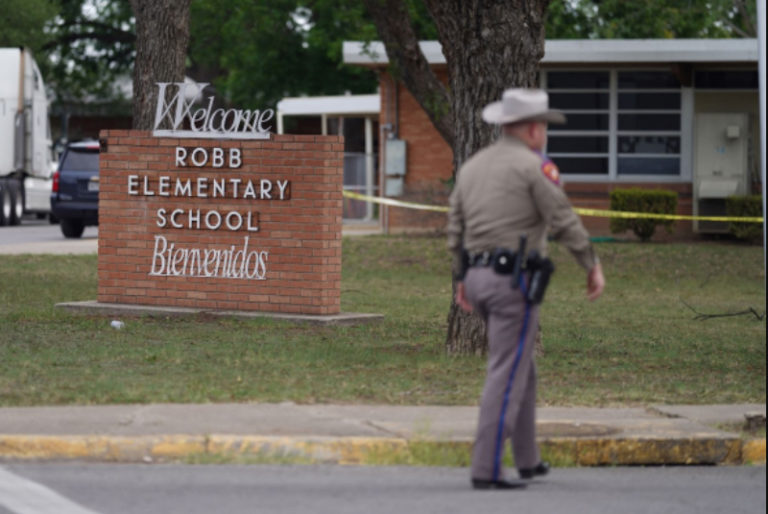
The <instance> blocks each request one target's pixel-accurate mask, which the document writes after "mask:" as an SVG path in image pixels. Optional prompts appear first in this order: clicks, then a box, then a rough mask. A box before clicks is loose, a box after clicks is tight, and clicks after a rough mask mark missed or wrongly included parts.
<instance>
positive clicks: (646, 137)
mask: <svg viewBox="0 0 768 514" xmlns="http://www.w3.org/2000/svg"><path fill="white" fill-rule="evenodd" d="M617 82H618V84H617V93H616V94H617V95H618V102H617V107H618V108H617V118H618V122H617V125H616V127H617V132H616V137H617V139H618V141H617V152H616V153H617V161H616V172H617V174H618V175H679V174H680V128H681V127H680V112H681V104H682V100H681V94H680V83H679V82H678V80H677V78H676V77H675V76H674V75H673V74H672V73H669V72H663V71H619V72H618V80H617Z"/></svg>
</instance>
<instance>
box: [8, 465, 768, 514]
mask: <svg viewBox="0 0 768 514" xmlns="http://www.w3.org/2000/svg"><path fill="white" fill-rule="evenodd" d="M467 473H468V471H467V470H466V469H455V468H450V469H449V468H415V467H407V468H406V467H352V466H287V465H286V466H278V465H251V466H233V465H205V466H191V465H157V464H153V465H126V464H84V463H83V464H69V463H68V464H63V463H58V464H57V463H49V464H19V463H16V464H8V463H6V464H4V465H3V466H0V513H2V514H6V513H14V514H32V513H36V514H43V513H57V514H94V513H101V514H106V513H110V514H133V513H135V514H139V513H141V514H148V513H163V514H175V513H178V514H182V513H183V514H197V513H200V514H211V513H216V512H226V513H227V514H235V513H240V512H242V513H270V514H279V513H291V514H297V513H313V514H314V513H333V514H347V513H348V514H359V513H363V512H364V513H366V514H383V513H397V514H410V513H418V514H427V513H439V514H448V513H454V512H455V513H467V512H469V513H482V512H528V513H535V512H563V513H569V514H582V513H583V514H587V513H589V514H596V513H617V512H621V513H628V514H634V513H638V514H639V513H643V514H647V513H653V514H660V513H669V514H672V513H681V514H682V513H697V514H701V513H705V514H706V513H729V514H737V513H757V512H761V513H762V512H765V506H766V502H765V498H766V482H765V480H766V473H765V467H764V466H761V467H744V466H743V467H670V468H640V467H637V468H580V469H573V468H572V469H555V470H553V472H552V474H551V475H550V476H549V477H547V478H546V479H542V480H538V481H536V482H534V483H532V484H531V485H530V486H529V487H528V489H526V490H524V491H520V490H516V491H474V490H472V489H471V488H470V487H469V480H468V475H467ZM25 502H26V503H25ZM35 502H36V503H35Z"/></svg>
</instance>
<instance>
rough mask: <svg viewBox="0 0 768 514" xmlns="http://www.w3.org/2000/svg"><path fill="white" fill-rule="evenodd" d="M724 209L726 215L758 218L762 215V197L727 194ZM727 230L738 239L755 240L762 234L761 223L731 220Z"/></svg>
mask: <svg viewBox="0 0 768 514" xmlns="http://www.w3.org/2000/svg"><path fill="white" fill-rule="evenodd" d="M725 210H726V212H727V213H728V216H734V217H738V218H746V217H749V218H759V217H760V216H762V215H763V197H762V196H760V195H749V196H729V197H728V198H726V199H725ZM728 230H729V232H730V233H731V234H733V235H734V236H735V237H737V238H739V239H745V240H747V241H756V240H758V239H760V238H761V237H762V235H763V224H762V223H738V222H734V221H732V222H730V223H729V224H728Z"/></svg>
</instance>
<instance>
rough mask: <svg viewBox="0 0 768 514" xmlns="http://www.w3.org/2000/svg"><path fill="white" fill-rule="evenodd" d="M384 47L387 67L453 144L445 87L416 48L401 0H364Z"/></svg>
mask: <svg viewBox="0 0 768 514" xmlns="http://www.w3.org/2000/svg"><path fill="white" fill-rule="evenodd" d="M364 3H365V6H366V8H367V9H368V12H369V13H370V15H371V17H372V18H373V21H374V23H375V25H376V29H377V31H378V33H379V36H380V37H381V39H382V41H383V43H384V47H385V48H386V50H387V57H388V58H389V62H390V67H391V69H392V70H393V75H395V78H396V79H400V80H402V81H403V83H404V84H405V87H407V88H408V90H409V91H410V92H411V93H412V94H413V96H414V97H415V98H416V101H417V102H419V105H420V106H421V107H422V108H423V109H424V111H425V112H426V113H427V116H429V119H430V121H431V122H432V124H433V125H434V126H435V128H436V129H437V131H438V132H439V133H440V135H441V136H442V137H443V139H445V141H446V142H447V143H448V144H449V145H450V146H451V147H453V141H454V129H453V112H452V107H451V100H450V96H449V94H448V89H447V88H446V87H445V85H444V84H443V83H442V82H440V80H439V79H438V78H437V76H436V75H435V73H434V72H433V71H432V69H431V68H430V66H429V63H428V62H427V59H426V58H425V57H424V54H423V53H422V52H421V48H419V40H418V37H416V32H415V31H414V29H413V25H412V24H411V19H410V15H409V14H408V9H407V7H406V6H405V5H404V3H403V1H402V0H364Z"/></svg>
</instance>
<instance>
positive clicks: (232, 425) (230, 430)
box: [0, 403, 766, 466]
mask: <svg viewBox="0 0 768 514" xmlns="http://www.w3.org/2000/svg"><path fill="white" fill-rule="evenodd" d="M765 410H766V409H765V405H760V404H747V405H709V406H655V407H649V408H647V409H644V408H580V407H575V408H569V407H544V408H540V409H539V411H538V415H539V419H538V429H539V430H538V435H539V440H540V442H541V445H542V450H543V453H544V455H545V457H546V458H550V459H552V460H553V461H554V463H555V464H556V465H557V464H559V465H583V466H593V465H636V464H743V463H753V462H756V463H764V462H765V438H764V436H763V437H761V438H748V437H747V438H744V437H742V434H740V433H737V432H736V431H737V430H738V429H737V428H736V427H739V426H742V425H743V424H744V422H745V415H747V414H749V413H752V414H755V413H757V414H758V419H759V416H760V415H762V423H763V426H764V423H765ZM476 420H477V408H476V407H437V406H422V407H420V406H371V405H296V404H292V403H281V404H253V403H250V404H249V403H245V404H203V405H180V404H153V405H108V406H74V407H18V408H17V407H12V408H0V461H3V460H34V459H39V460H56V459H80V460H91V461H125V462H154V461H163V460H175V459H184V458H200V457H205V456H208V457H210V458H212V459H213V458H232V457H236V458H240V457H242V458H244V459H249V458H250V459H252V460H256V461H258V460H261V461H270V462H276V461H277V462H302V463H315V462H323V463H339V464H377V463H378V464H381V463H408V462H414V459H413V456H414V453H415V452H421V453H424V452H427V453H429V452H431V453H432V454H436V455H437V457H436V458H437V462H438V463H439V462H441V461H440V458H439V455H441V454H444V453H446V452H447V453H450V454H451V455H453V456H454V457H455V456H456V455H459V456H463V457H468V456H469V451H470V449H471V445H472V438H473V434H474V430H475V423H476ZM723 427H725V428H726V429H728V430H734V432H729V431H724V430H722V429H721V428H723ZM416 460H418V459H416ZM454 461H455V458H454ZM462 461H463V460H462Z"/></svg>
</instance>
